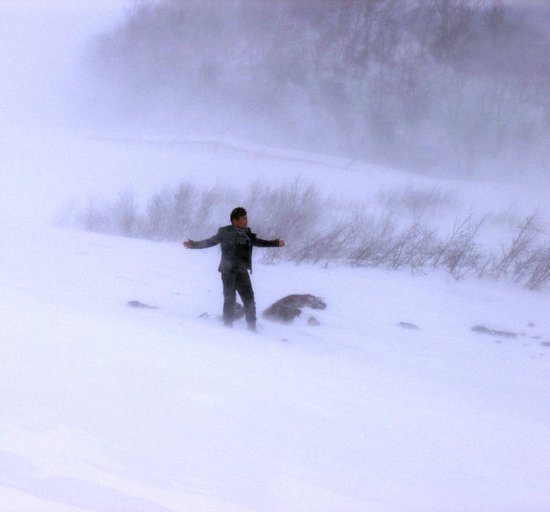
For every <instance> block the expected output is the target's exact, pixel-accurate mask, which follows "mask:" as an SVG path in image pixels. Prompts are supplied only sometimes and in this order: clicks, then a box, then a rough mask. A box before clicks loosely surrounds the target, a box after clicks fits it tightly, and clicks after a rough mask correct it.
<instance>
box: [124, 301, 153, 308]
mask: <svg viewBox="0 0 550 512" xmlns="http://www.w3.org/2000/svg"><path fill="white" fill-rule="evenodd" d="M126 305H127V306H129V307H131V308H138V309H158V307H157V306H149V304H144V303H143V302H140V301H139V300H129V301H128V302H127V303H126Z"/></svg>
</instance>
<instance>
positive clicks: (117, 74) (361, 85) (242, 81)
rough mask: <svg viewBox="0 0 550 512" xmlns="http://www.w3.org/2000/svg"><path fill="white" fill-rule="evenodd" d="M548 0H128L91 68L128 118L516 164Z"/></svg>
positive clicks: (533, 137) (545, 120) (535, 154)
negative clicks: (130, 2)
mask: <svg viewBox="0 0 550 512" xmlns="http://www.w3.org/2000/svg"><path fill="white" fill-rule="evenodd" d="M544 4H545V3H544V2H541V3H535V2H517V3H515V4H514V3H506V4H504V3H501V2H499V1H498V0H494V1H482V0H157V1H151V2H139V3H137V4H136V5H135V7H134V8H133V9H132V10H131V11H130V12H129V13H128V16H127V17H126V19H125V21H124V22H123V23H122V24H121V25H120V26H118V27H117V28H116V29H114V30H113V31H111V32H109V33H106V34H103V35H101V36H100V37H99V38H98V40H97V41H96V44H95V46H94V52H93V59H92V67H93V69H94V70H95V72H96V76H99V77H100V79H101V83H102V84H103V85H105V88H104V91H109V94H110V95H111V96H110V98H111V100H112V101H113V102H115V101H116V102H119V103H112V104H111V105H110V106H111V107H112V106H113V105H114V104H116V106H117V108H118V110H119V111H120V112H124V115H129V116H132V120H135V119H138V118H139V117H140V116H141V115H144V118H146V119H149V120H151V122H153V120H154V121H156V122H160V123H162V124H164V125H165V126H168V125H170V126H172V127H175V128H177V127H180V128H181V129H184V128H185V129H191V128H192V127H193V125H196V126H201V127H202V128H204V127H205V125H207V127H209V128H211V130H212V132H216V131H219V130H224V131H226V133H227V132H229V133H231V134H233V135H235V136H244V137H256V138H261V139H262V142H266V141H268V140H270V141H273V142H276V143H279V144H286V145H288V144H293V145H294V146H295V147H302V148H307V149H309V150H315V151H324V152H331V153H337V154H340V155H346V156H349V157H351V158H365V159H371V160H372V159H375V160H378V161H384V162H388V163H391V164H394V165H399V166H405V167H410V168H416V169H437V168H444V169H446V170H449V169H450V170H453V171H455V172H474V171H476V170H480V169H484V168H487V167H491V164H495V165H494V166H493V167H492V168H499V169H503V168H505V167H514V168H516V169H517V170H519V171H520V172H523V171H525V170H526V169H528V168H537V167H538V168H539V169H540V168H542V167H544V165H545V162H547V161H548V160H547V159H548V157H549V156H550V154H549V152H548V151H547V150H546V148H545V146H546V145H547V141H548V136H549V134H550V59H549V58H548V55H550V35H549V32H548V26H550V7H549V6H548V5H544ZM106 97H107V95H106V94H105V95H104V96H103V99H105V98H106ZM96 105H97V103H96ZM106 106H107V107H108V106H109V105H106ZM121 107H122V108H121Z"/></svg>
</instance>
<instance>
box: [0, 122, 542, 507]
mask: <svg viewBox="0 0 550 512" xmlns="http://www.w3.org/2000/svg"><path fill="white" fill-rule="evenodd" d="M0 144H1V150H2V160H1V161H0V176H1V180H2V182H1V186H0V233H1V237H0V289H1V291H2V293H1V295H0V312H1V315H2V316H1V320H0V321H1V324H0V360H1V361H2V371H1V372H0V387H1V390H2V394H1V397H0V410H1V411H2V423H1V425H0V510H2V512H28V511H32V512H50V511H51V512H84V511H86V512H89V511H94V512H96V511H97V512H99V511H101V512H168V511H170V512H184V511H191V510H192V511H197V512H218V511H219V512H233V511H235V512H237V511H238V512H252V511H254V512H268V511H269V512H271V511H273V512H279V511H284V512H304V511H307V512H332V511H342V512H364V511H369V512H370V511H374V512H377V511H380V512H409V511H415V512H416V511H418V512H431V511H433V512H435V511H449V512H452V511H484V512H492V511H494V512H506V511H509V512H516V511H518V510H525V511H529V512H539V511H540V512H543V511H547V510H548V509H549V507H550V487H549V486H548V476H549V475H550V441H549V439H550V408H549V407H548V392H549V390H550V371H549V370H550V348H549V347H548V346H547V345H548V343H549V342H550V319H549V315H548V311H549V310H550V296H549V295H548V292H547V291H546V292H544V293H543V292H540V293H534V292H528V291H526V290H523V289H521V288H518V287H515V286H512V285H508V284H505V283H494V282H483V281H476V280H472V281H460V282H457V281H454V280H453V279H451V278H450V277H449V276H446V275H442V274H438V273H435V274H433V275H430V276H426V277H411V276H410V275H408V274H407V273H405V272H389V271H382V270H369V269H351V268H327V269H323V268H319V267H313V266H305V265H302V266H294V265H277V266H266V265H261V264H260V263H259V262H255V272H254V275H253V283H254V286H255V290H256V296H257V303H258V309H259V310H260V311H261V310H263V309H265V308H266V307H267V306H269V305H270V304H271V303H273V302H274V301H275V300H277V299H279V298H281V297H283V296H285V295H288V294H290V293H312V294H314V295H318V296H321V297H323V298H324V299H325V300H326V302H327V304H328V307H327V309H326V310H324V311H315V312H314V314H315V316H316V318H317V319H318V320H319V322H320V324H321V325H319V326H316V327H313V326H309V325H308V324H307V317H308V312H307V310H306V311H305V312H304V314H303V315H302V317H300V318H299V319H297V320H295V321H294V323H293V324H291V325H283V324H275V323H271V322H268V321H266V320H261V322H260V327H259V331H260V332H259V333H258V334H252V333H249V332H247V331H246V329H245V328H244V325H242V324H237V325H236V327H235V328H234V329H232V330H230V329H226V328H224V327H223V326H222V325H221V323H220V322H218V320H217V319H216V316H217V315H219V314H220V312H221V281H220V278H219V275H218V273H217V272H216V268H217V262H218V258H219V254H218V252H217V249H210V250H205V251H185V250H184V249H183V248H182V247H181V245H179V244H169V243H153V242H148V241H140V240H130V239H123V238H116V237H108V236H103V235H97V234H91V233H84V232H80V231H71V230H67V229H61V228H57V227H55V226H54V225H53V223H52V218H53V217H54V216H55V214H57V213H58V210H59V209H60V208H61V207H62V206H63V203H65V201H66V200H67V199H68V198H75V200H80V199H81V198H85V197H89V195H90V194H92V195H93V194H94V193H97V194H108V193H113V191H115V190H116V191H118V190H119V189H120V187H121V186H132V187H133V188H134V189H136V190H137V191H138V192H140V193H143V194H144V196H146V195H147V194H148V193H150V191H151V190H153V189H156V188H158V186H159V184H161V185H162V184H163V183H170V182H178V181H179V180H181V179H182V177H183V178H185V179H190V180H195V181H196V182H197V183H201V184H204V185H207V184H208V183H210V182H216V181H218V182H219V180H220V179H221V177H222V176H224V175H227V170H228V169H230V168H231V167H232V166H234V165H235V164H236V161H235V158H236V157H235V156H231V155H228V154H227V153H226V152H217V153H216V152H212V151H211V150H210V149H209V148H206V149H202V150H201V149H199V148H197V147H196V146H194V147H192V148H188V147H179V146H178V147H172V146H170V145H140V144H137V143H134V144H127V143H123V142H116V141H105V140H90V139H86V138H84V137H79V136H77V135H74V134H71V135H69V134H68V133H67V132H65V131H63V130H55V129H50V130H48V131H46V130H43V129H41V128H36V126H35V125H28V124H24V123H23V124H20V125H17V127H4V128H2V131H1V133H0ZM238 163H239V165H240V166H241V167H239V169H240V170H241V171H243V172H245V175H246V176H247V177H248V176H250V177H251V178H262V176H263V175H262V171H264V170H265V168H269V167H270V166H274V165H275V164H274V163H273V162H272V161H271V160H269V161H267V160H266V161H264V160H263V159H261V158H258V157H257V156H249V157H245V156H243V155H240V156H238ZM278 165H280V167H282V168H281V169H280V174H277V175H274V174H270V175H269V177H266V179H268V180H269V181H270V182H273V183H276V182H277V180H285V179H293V178H294V177H295V176H296V173H297V172H299V173H301V175H304V176H306V177H308V173H311V176H316V177H317V180H316V183H317V184H319V186H322V187H325V188H326V189H327V190H331V189H336V188H338V194H341V195H342V197H346V194H347V193H348V192H349V194H350V195H349V197H350V198H353V200H356V199H357V197H359V196H360V191H361V187H363V188H364V187H370V186H373V184H376V183H378V184H379V185H384V184H385V183H390V182H393V181H395V182H399V181H400V180H401V181H402V180H403V175H400V174H399V173H397V172H394V173H384V172H382V171H380V170H377V169H372V170H371V172H368V173H366V174H365V173H360V174H359V173H356V172H354V171H349V172H345V171H343V170H341V171H335V170H334V169H333V170H332V171H331V170H330V169H329V168H328V167H325V168H324V170H323V168H321V167H319V166H315V165H306V164H304V163H300V162H294V163H293V164H290V163H288V164H287V165H283V164H280V163H279V164H278ZM151 169H154V171H155V172H154V173H151ZM206 170H208V171H212V172H209V173H208V174H205V171H206ZM363 170H365V169H363ZM426 179H427V178H419V180H420V181H422V180H426ZM384 180H387V181H384ZM407 180H408V182H411V183H412V182H413V179H412V178H410V177H408V178H407ZM390 184H392V183H390ZM460 187H461V194H464V195H463V196H461V197H462V198H463V199H467V200H471V201H472V202H474V203H475V202H476V200H477V198H479V197H484V200H488V198H489V197H491V198H493V200H494V201H495V202H498V200H499V198H500V199H501V200H502V201H503V202H504V204H509V200H510V198H516V199H517V200H518V201H519V202H521V201H523V200H524V198H525V197H527V196H528V197H529V199H530V200H531V201H532V202H533V204H536V201H537V198H539V197H540V196H539V194H540V191H538V190H533V191H532V194H530V193H529V190H530V189H529V188H528V187H525V188H520V187H518V186H516V185H510V186H506V185H505V184H501V185H499V186H498V187H496V186H493V185H490V186H488V187H487V189H483V186H482V184H479V183H478V184H468V183H462V184H460ZM468 190H471V192H472V193H471V195H468ZM353 194H355V195H353ZM541 206H544V207H546V205H541ZM250 217H251V222H252V225H253V212H251V216H250ZM225 221H226V219H220V224H224V223H225ZM280 250H284V249H280ZM260 256H261V251H260V250H259V251H257V254H256V258H257V259H259V258H260ZM132 300H135V301H140V302H142V303H145V304H149V305H151V306H155V307H157V308H158V309H142V308H131V307H128V306H127V303H128V301H132ZM203 312H208V313H209V314H210V315H211V317H210V318H201V317H200V315H201V314H202V313H203ZM474 326H485V327H486V328H487V330H488V331H496V332H497V334H496V335H494V332H493V334H491V332H489V333H487V332H477V331H473V330H472V327H474ZM414 327H416V328H414ZM499 331H500V332H508V333H510V332H512V333H516V334H517V336H516V337H515V338H514V337H509V336H498V332H499Z"/></svg>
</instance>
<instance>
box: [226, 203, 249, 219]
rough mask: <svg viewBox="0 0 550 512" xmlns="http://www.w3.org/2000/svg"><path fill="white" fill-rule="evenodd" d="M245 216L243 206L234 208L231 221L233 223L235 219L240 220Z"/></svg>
mask: <svg viewBox="0 0 550 512" xmlns="http://www.w3.org/2000/svg"><path fill="white" fill-rule="evenodd" d="M245 215H246V210H245V209H244V208H243V207H242V206H237V208H233V211H232V212H231V215H230V217H229V220H231V221H232V222H233V219H240V218H241V217H244V216H245Z"/></svg>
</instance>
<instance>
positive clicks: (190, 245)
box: [183, 239, 193, 249]
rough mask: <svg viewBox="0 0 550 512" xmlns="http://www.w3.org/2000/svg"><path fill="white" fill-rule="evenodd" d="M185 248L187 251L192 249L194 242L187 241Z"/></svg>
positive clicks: (184, 244)
mask: <svg viewBox="0 0 550 512" xmlns="http://www.w3.org/2000/svg"><path fill="white" fill-rule="evenodd" d="M183 246H184V247H185V248H186V249H191V247H193V241H192V240H190V239H187V240H185V241H184V242H183Z"/></svg>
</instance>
